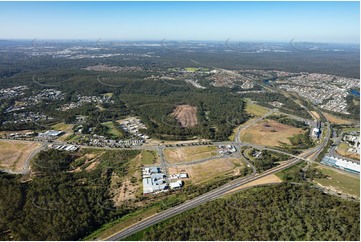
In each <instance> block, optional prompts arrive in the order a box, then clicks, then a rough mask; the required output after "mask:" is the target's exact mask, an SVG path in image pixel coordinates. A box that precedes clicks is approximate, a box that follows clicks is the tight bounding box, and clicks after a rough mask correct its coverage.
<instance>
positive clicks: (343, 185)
mask: <svg viewBox="0 0 361 242" xmlns="http://www.w3.org/2000/svg"><path fill="white" fill-rule="evenodd" d="M315 169H317V170H318V171H320V172H322V173H323V174H325V175H326V177H319V178H315V179H314V181H315V182H317V183H319V184H321V185H323V186H325V187H333V188H334V189H336V190H338V191H340V192H343V193H347V194H350V195H355V196H358V197H360V178H359V177H357V176H356V175H351V174H347V173H345V172H341V171H337V170H335V169H332V168H329V167H325V166H317V167H316V168H315Z"/></svg>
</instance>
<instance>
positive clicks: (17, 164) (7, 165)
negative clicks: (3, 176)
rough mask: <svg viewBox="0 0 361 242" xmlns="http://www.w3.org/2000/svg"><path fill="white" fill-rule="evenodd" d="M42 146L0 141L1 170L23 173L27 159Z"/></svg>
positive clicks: (22, 142) (30, 143)
mask: <svg viewBox="0 0 361 242" xmlns="http://www.w3.org/2000/svg"><path fill="white" fill-rule="evenodd" d="M40 145H41V144H40V143H38V142H27V141H18V140H0V168H4V169H9V170H12V171H21V170H22V168H23V165H24V162H25V161H26V159H27V158H28V157H29V155H30V154H31V153H32V152H33V151H34V150H36V149H37V148H39V147H40Z"/></svg>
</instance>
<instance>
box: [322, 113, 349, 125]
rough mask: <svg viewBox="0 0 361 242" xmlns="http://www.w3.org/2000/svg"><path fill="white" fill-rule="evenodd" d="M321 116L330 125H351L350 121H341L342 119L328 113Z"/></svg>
mask: <svg viewBox="0 0 361 242" xmlns="http://www.w3.org/2000/svg"><path fill="white" fill-rule="evenodd" d="M323 115H325V117H326V119H327V120H328V121H330V122H331V123H335V124H352V122H351V121H350V120H346V119H342V118H339V117H336V116H334V115H331V114H329V113H325V112H324V113H323Z"/></svg>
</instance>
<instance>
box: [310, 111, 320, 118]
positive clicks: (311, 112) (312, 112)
mask: <svg viewBox="0 0 361 242" xmlns="http://www.w3.org/2000/svg"><path fill="white" fill-rule="evenodd" d="M310 114H311V116H312V117H313V118H314V119H318V120H319V119H320V115H318V113H317V112H316V111H310Z"/></svg>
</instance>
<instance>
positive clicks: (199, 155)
mask: <svg viewBox="0 0 361 242" xmlns="http://www.w3.org/2000/svg"><path fill="white" fill-rule="evenodd" d="M216 155H217V152H216V147H215V146H198V147H184V148H174V149H165V150H164V156H165V158H166V159H167V161H168V162H169V163H172V164H173V163H181V162H188V161H194V160H201V159H205V158H209V157H212V156H216Z"/></svg>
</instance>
